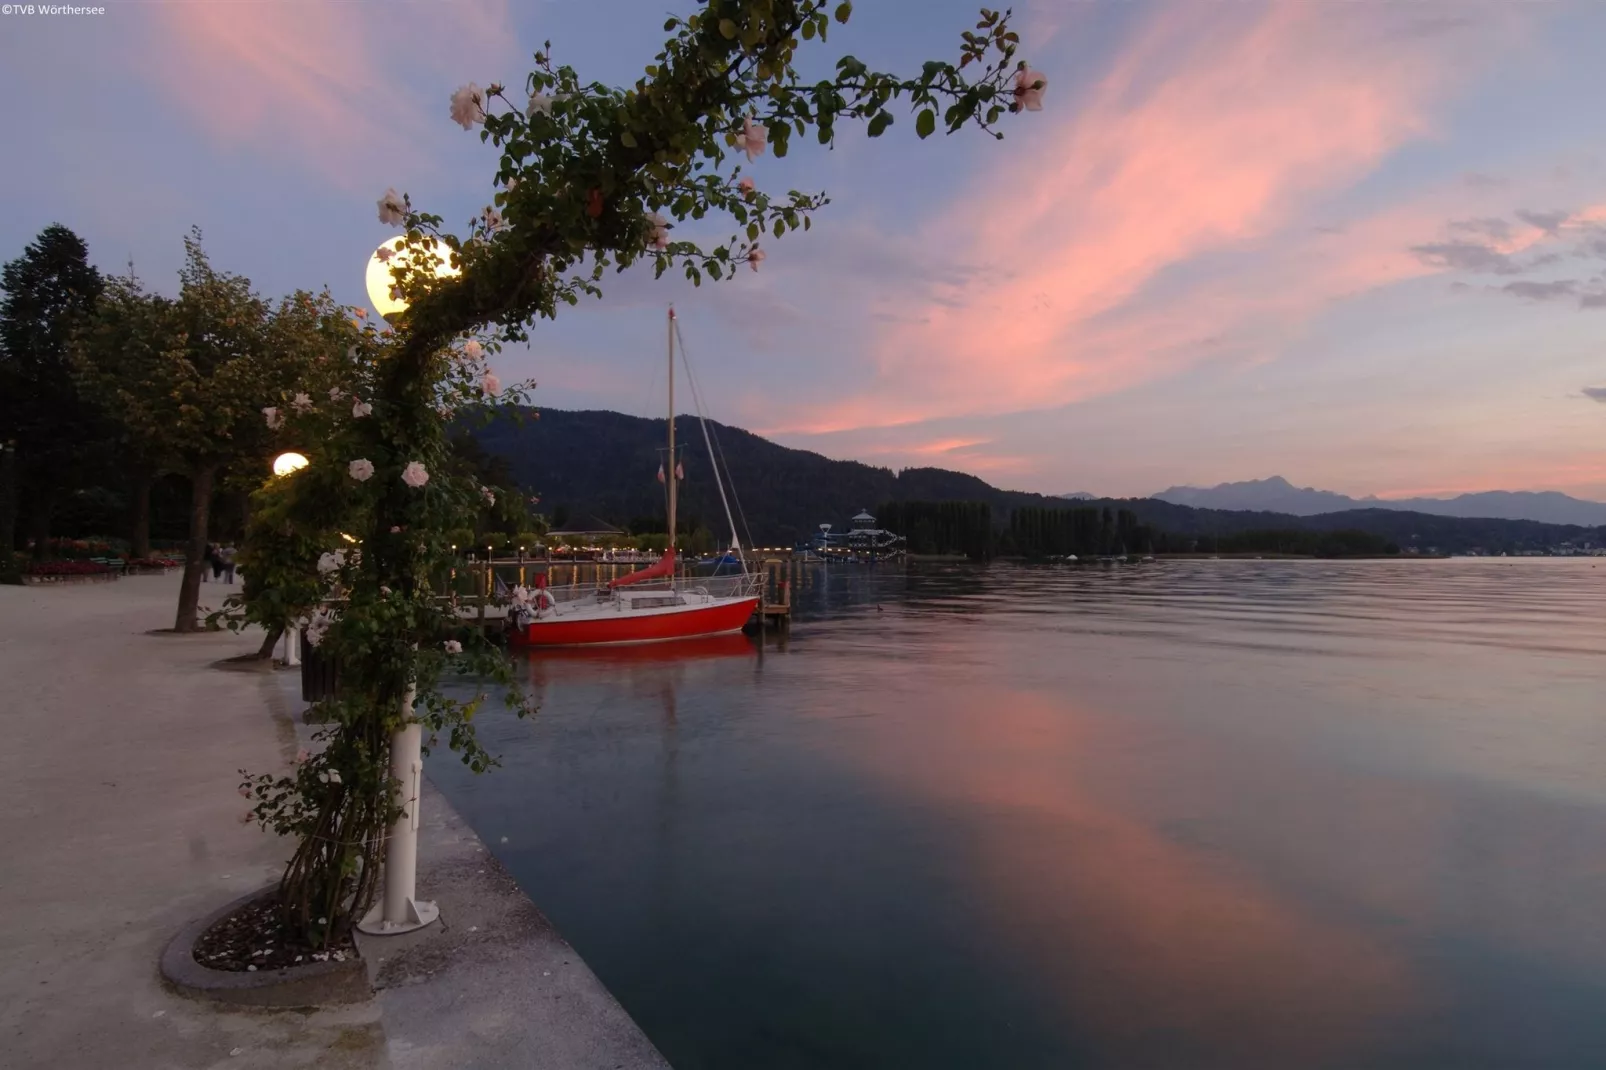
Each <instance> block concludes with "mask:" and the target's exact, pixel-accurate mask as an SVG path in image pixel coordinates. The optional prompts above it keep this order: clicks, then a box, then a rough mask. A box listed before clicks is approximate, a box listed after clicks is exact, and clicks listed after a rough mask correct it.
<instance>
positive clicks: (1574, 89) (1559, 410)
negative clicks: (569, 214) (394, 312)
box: [0, 0, 1606, 499]
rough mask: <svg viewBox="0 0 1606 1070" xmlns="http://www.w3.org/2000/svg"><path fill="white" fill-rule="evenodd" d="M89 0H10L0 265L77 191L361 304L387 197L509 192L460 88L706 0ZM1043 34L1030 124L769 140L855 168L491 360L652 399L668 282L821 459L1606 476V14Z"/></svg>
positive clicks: (1552, 11) (826, 55)
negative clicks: (834, 139)
mask: <svg viewBox="0 0 1606 1070" xmlns="http://www.w3.org/2000/svg"><path fill="white" fill-rule="evenodd" d="M96 2H103V3H104V4H105V6H106V13H105V14H104V15H102V16H98V17H96V16H80V17H58V18H46V17H39V16H34V17H26V16H21V15H17V14H13V15H11V16H4V17H0V90H3V92H4V99H5V100H6V101H7V105H8V106H7V107H6V109H5V110H4V111H3V112H0V144H3V145H4V146H5V152H4V160H5V162H4V165H3V166H0V193H3V194H4V202H5V205H6V210H5V212H4V214H3V215H0V259H11V258H12V257H14V256H16V255H18V253H20V252H21V249H22V247H23V245H24V244H26V243H27V242H28V241H29V240H31V239H32V237H33V236H34V235H35V234H37V232H38V231H39V230H40V229H41V228H42V227H44V226H45V225H46V224H48V223H50V222H53V221H59V222H61V223H64V224H66V225H68V226H70V227H72V228H73V229H74V230H76V231H77V232H78V233H79V234H81V235H82V236H83V237H84V238H85V240H86V241H87V242H88V243H89V246H90V251H91V256H92V258H93V259H94V260H95V261H96V262H97V263H98V264H99V265H100V266H101V267H102V268H103V269H109V270H114V271H117V270H122V268H123V267H124V265H126V264H127V263H128V261H130V259H131V260H132V261H133V263H134V265H135V267H136V269H137V270H138V272H139V274H140V275H141V276H142V277H144V278H145V279H146V280H147V281H148V282H149V283H150V284H152V285H153V286H155V287H156V288H158V289H165V290H173V289H175V288H176V286H177V277H176V272H177V269H178V266H179V262H180V260H181V257H182V254H183V247H182V241H181V239H182V236H183V235H184V233H185V231H186V230H187V228H188V227H189V226H190V225H192V224H196V225H199V226H200V227H201V228H202V229H203V231H204V232H205V236H206V243H207V247H208V249H209V251H210V252H211V254H212V257H213V261H214V263H216V264H217V265H219V266H220V267H224V268H227V269H229V270H233V271H237V272H239V273H241V274H244V275H247V276H249V277H250V278H251V279H252V280H253V282H254V283H255V284H256V285H257V287H258V288H259V289H260V290H261V291H263V292H264V293H265V294H269V295H278V294H281V293H284V292H287V291H289V290H292V289H294V288H296V287H311V288H316V287H321V286H323V285H325V284H327V285H328V286H329V287H331V288H332V290H333V292H334V293H335V295H336V296H337V297H338V298H340V299H342V300H346V301H349V302H351V303H353V304H366V303H367V298H366V295H365V293H364V290H363V268H364V265H365V263H366V261H367V259H368V257H369V255H370V254H371V252H372V251H373V249H374V247H375V246H376V245H378V244H379V243H380V242H381V241H382V240H384V239H386V238H387V237H390V236H391V235H392V234H393V233H394V231H393V230H391V229H388V228H386V227H385V226H383V225H381V224H380V223H379V221H378V219H377V216H376V211H375V200H376V199H377V198H378V196H379V195H380V194H381V193H382V192H383V191H384V189H385V188H386V187H387V186H394V187H396V188H397V189H399V190H404V191H406V192H408V193H410V194H411V195H412V198H413V201H414V203H415V204H417V205H420V206H421V207H423V208H424V209H425V210H427V211H434V212H438V213H440V214H441V215H444V216H445V217H446V218H447V219H448V220H450V221H459V222H460V221H466V220H467V219H468V218H469V217H470V216H472V215H473V214H474V213H475V212H477V211H478V210H479V209H480V208H481V207H483V206H484V205H485V204H487V203H489V199H490V196H491V193H492V186H491V176H492V174H493V171H494V164H495V154H494V150H493V149H491V148H489V147H487V146H484V145H482V144H481V143H480V141H479V138H478V136H477V135H471V134H468V133H465V132H464V131H462V130H461V129H460V128H458V127H457V126H456V125H454V124H453V123H452V122H451V121H450V120H449V119H448V117H447V110H448V98H449V97H450V94H451V92H452V90H453V89H454V88H455V87H456V86H458V85H459V84H462V83H464V82H467V81H469V80H471V79H472V80H475V81H477V82H479V83H480V84H481V85H484V84H487V83H489V82H491V81H502V82H506V83H511V84H513V85H518V84H521V83H522V80H523V77H524V75H525V74H526V73H527V71H528V70H529V66H530V59H529V57H530V54H531V53H532V52H533V51H534V50H535V49H536V48H538V47H539V46H540V45H541V42H542V41H543V40H545V39H548V38H550V39H551V40H552V42H553V44H554V48H555V58H556V60H557V61H558V62H560V63H568V64H572V65H574V66H575V67H576V68H577V69H578V70H579V72H580V74H581V76H582V78H585V79H591V80H597V81H602V82H607V83H611V84H623V83H626V82H629V81H633V80H634V79H635V77H636V76H637V75H638V73H639V72H640V70H641V68H642V66H643V65H644V64H646V63H648V62H650V61H651V59H652V56H653V54H654V53H655V52H656V51H657V46H658V45H659V44H660V43H661V40H662V37H663V32H662V24H663V14H664V12H665V10H666V9H671V10H677V11H681V12H683V13H685V12H688V11H689V10H690V9H691V8H690V5H689V4H687V3H686V2H685V0H668V2H667V3H666V0H652V2H645V0H549V2H546V3H512V2H497V0H429V2H421V3H410V2H403V0H344V2H332V0H331V2H325V0H282V2H281V0H248V2H230V0H173V2H164V0H135V2H118V0H96ZM856 8H857V10H856V11H855V14H854V18H853V21H852V22H851V23H850V24H849V25H848V26H846V27H838V28H836V29H835V30H833V33H832V36H831V39H830V41H829V43H828V44H827V45H825V46H824V47H823V49H822V48H820V47H818V46H817V45H816V46H814V47H813V48H812V51H810V52H809V55H808V60H807V63H808V64H809V65H810V67H811V68H812V67H814V66H816V65H821V66H828V65H829V63H830V62H831V61H834V59H835V58H836V57H837V56H838V55H840V54H841V53H843V52H852V53H853V54H855V55H857V56H859V57H860V58H861V59H864V60H866V61H867V62H869V63H871V64H872V65H876V66H881V67H887V68H893V69H902V70H918V67H919V63H920V62H921V61H922V60H925V59H928V58H954V57H956V56H957V40H958V34H959V32H960V31H961V30H963V29H967V28H969V26H970V25H971V23H973V22H974V16H975V9H976V8H975V5H974V4H972V3H968V2H954V0H920V2H919V3H918V4H917V3H915V2H913V0H897V2H894V0H859V3H858V4H857V5H856ZM1016 23H1017V28H1018V30H1019V31H1020V33H1021V37H1022V43H1023V50H1022V55H1023V56H1024V57H1025V58H1027V59H1029V60H1030V61H1031V62H1032V64H1033V66H1035V67H1037V68H1039V69H1041V70H1042V71H1043V72H1045V73H1046V74H1047V76H1048V79H1049V87H1048V92H1047V96H1046V107H1045V109H1044V111H1042V112H1040V113H1037V114H1026V115H1021V116H1015V117H1010V118H1009V120H1008V121H1007V122H1006V123H1005V124H1004V130H1005V133H1006V138H1005V140H1004V141H1002V142H996V143H995V142H993V141H991V140H990V139H988V138H986V137H985V136H983V135H980V134H978V133H975V132H967V133H965V134H962V135H959V136H956V137H953V138H942V137H935V138H932V139H931V140H929V141H926V142H921V141H918V140H917V139H916V138H915V136H914V130H913V125H914V124H913V121H912V116H907V115H902V116H900V118H899V121H898V122H897V124H896V125H894V126H893V127H892V128H891V129H890V130H889V131H888V132H887V134H886V135H885V136H884V137H882V138H881V139H880V140H878V141H871V140H868V139H867V138H865V137H864V136H863V134H862V131H858V130H855V131H848V130H844V131H842V132H841V134H840V136H839V138H838V144H837V146H836V148H835V149H834V150H831V151H828V150H826V149H824V148H821V147H819V146H817V145H815V144H814V143H813V140H812V138H810V139H804V140H802V141H800V142H798V143H797V144H796V145H795V147H794V151H793V153H792V155H791V156H789V157H788V158H787V159H785V160H776V159H773V158H772V157H770V156H765V157H763V158H761V159H760V160H759V161H758V162H757V163H756V165H754V167H753V168H752V172H751V173H753V174H754V175H755V177H756V178H757V180H758V182H759V184H760V185H761V187H763V188H766V189H770V190H774V191H777V192H784V191H785V190H786V189H789V188H799V189H811V190H813V189H823V190H825V191H827V192H828V193H829V195H830V196H831V198H832V203H831V205H829V206H828V207H827V208H826V209H825V210H824V211H823V212H822V213H821V215H820V216H819V218H818V219H817V220H816V223H815V226H814V228H813V230H812V232H810V233H808V234H806V235H805V234H799V235H795V236H789V237H788V238H787V239H785V240H784V241H781V242H777V243H774V244H773V245H771V246H770V248H769V259H768V260H767V261H766V262H765V264H764V265H763V269H762V270H761V271H760V272H758V273H757V274H754V273H750V272H748V271H745V270H744V271H741V272H739V273H738V277H737V278H736V279H735V280H734V281H733V282H729V283H724V284H716V285H713V286H706V285H705V286H704V287H703V288H702V289H701V290H693V289H692V288H691V287H690V286H689V285H686V284H684V283H680V282H674V281H669V280H667V279H666V280H665V281H662V282H654V281H653V280H652V279H651V278H650V274H644V275H641V276H636V275H630V276H625V277H617V278H613V279H611V280H610V283H609V284H608V285H607V287H606V293H607V296H606V297H605V298H604V299H603V300H602V301H591V302H589V303H586V304H582V305H581V307H580V308H579V309H577V310H572V311H565V312H564V313H562V314H561V315H560V318H559V319H558V320H557V321H556V322H542V323H540V324H538V325H536V327H535V328H534V329H533V331H532V341H531V344H530V346H529V349H528V351H527V352H524V351H520V352H516V353H515V352H509V353H504V354H503V355H502V356H501V358H500V359H499V361H498V367H497V370H498V372H499V373H500V374H501V377H502V379H503V380H504V381H506V380H512V379H516V378H523V377H532V378H534V379H536V380H538V381H539V383H540V388H539V390H538V392H537V395H536V396H537V398H538V400H539V402H540V403H541V404H544V405H548V406H553V407H559V408H609V409H617V410H620V411H623V412H627V413H634V414H638V415H658V414H659V411H660V408H661V405H662V401H661V392H662V389H663V376H662V373H661V371H660V369H659V364H660V363H661V356H662V349H661V347H662V327H661V319H662V315H663V308H664V306H665V305H667V304H669V303H670V302H671V301H673V302H674V303H675V304H676V306H677V308H678V309H679V311H680V314H681V317H682V320H683V327H684V330H685V331H686V333H687V341H688V343H689V345H690V348H691V350H692V356H693V359H694V361H695V364H696V366H697V368H698V369H699V376H700V378H701V379H702V381H703V387H704V392H705V394H706V395H707V398H708V401H709V404H710V409H711V411H710V413H709V415H711V416H713V417H715V418H717V419H720V420H722V421H724V422H727V423H734V424H737V425H740V426H744V427H748V428H750V429H752V430H755V431H758V432H760V433H763V434H766V435H768V436H770V437H772V438H774V439H776V440H778V441H780V442H783V443H785V444H787V445H792V446H800V447H805V448H809V449H814V450H818V451H820V452H822V453H825V454H827V455H829V456H833V457H846V458H856V459H859V460H863V461H867V462H871V463H876V464H883V465H888V466H892V467H904V466H909V465H935V466H940V467H946V468H956V469H960V470H963V471H968V472H973V473H975V474H977V475H979V476H982V477H983V478H986V479H988V480H989V481H991V482H994V483H997V484H1000V485H1003V486H1007V487H1012V488H1019V489H1026V490H1036V491H1043V492H1047V493H1059V492H1067V491H1076V490H1088V491H1093V492H1096V493H1101V494H1117V495H1139V494H1146V493H1150V492H1153V491H1156V490H1159V489H1161V488H1163V487H1166V486H1169V485H1171V484H1174V483H1195V484H1210V483H1216V482H1220V481H1224V480H1238V479H1249V478H1259V477H1264V476H1268V475H1271V474H1274V473H1276V474H1282V475H1285V476H1287V477H1288V478H1290V479H1291V480H1293V481H1294V482H1296V483H1298V484H1301V485H1315V486H1319V487H1323V488H1326V489H1331V490H1337V491H1342V492H1346V493H1350V494H1355V495H1362V494H1379V495H1382V496H1385V497H1388V496H1404V495H1413V494H1450V493H1457V492H1461V491H1467V490H1486V489H1528V490H1540V489H1555V490H1563V491H1567V492H1569V493H1573V494H1577V495H1579V496H1582V497H1592V498H1598V499H1606V404H1602V403H1601V402H1602V401H1606V390H1597V391H1596V392H1595V395H1592V394H1591V393H1590V392H1589V391H1590V389H1591V388H1601V387H1606V279H1603V277H1602V273H1603V271H1606V93H1603V75H1602V63H1603V58H1602V57H1603V55H1606V53H1603V51H1602V50H1603V48H1606V45H1603V42H1606V5H1602V4H1599V3H1578V4H1571V5H1569V4H1532V3H1516V2H1497V3H1487V4H1480V3H1476V2H1456V3H1448V2H1446V3H1440V4H1435V3H1383V2H1376V3H1341V2H1338V0H1332V2H1323V0H1300V2H1297V3H1296V2H1287V3H1281V4H1268V5H1263V4H1257V3H1247V2H1246V3H1230V4H1229V3H1206V2H1184V3H1179V4H1174V5H1158V4H1141V3H1115V2H1101V0H1086V2H1072V0H1028V2H1027V3H1024V4H1020V5H1017V7H1016ZM460 229H461V228H460ZM688 229H689V231H690V233H691V234H692V236H698V235H706V236H708V237H712V238H718V237H722V236H723V235H724V234H726V233H728V229H727V228H724V227H719V228H710V227H708V226H707V225H706V224H700V225H698V226H697V227H693V228H688ZM687 233H688V230H682V231H680V232H679V233H677V235H676V236H677V237H682V236H685V235H686V234H687Z"/></svg>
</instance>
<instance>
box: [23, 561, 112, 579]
mask: <svg viewBox="0 0 1606 1070" xmlns="http://www.w3.org/2000/svg"><path fill="white" fill-rule="evenodd" d="M23 571H24V572H26V573H27V574H28V575H30V576H92V575H98V574H102V573H104V574H105V575H111V571H112V570H111V569H109V568H107V567H106V566H105V565H102V564H98V563H97V562H94V561H30V562H28V564H27V565H26V566H24V567H23Z"/></svg>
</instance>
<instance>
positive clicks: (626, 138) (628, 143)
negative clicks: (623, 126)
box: [619, 130, 636, 149]
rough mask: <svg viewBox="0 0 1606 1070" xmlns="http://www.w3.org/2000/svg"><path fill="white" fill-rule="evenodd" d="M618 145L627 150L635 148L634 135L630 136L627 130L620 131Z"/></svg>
mask: <svg viewBox="0 0 1606 1070" xmlns="http://www.w3.org/2000/svg"><path fill="white" fill-rule="evenodd" d="M619 143H620V144H621V145H623V146H624V147H625V148H627V149H633V148H635V147H636V135H635V134H632V133H631V132H630V131H628V130H624V131H621V132H620V134H619Z"/></svg>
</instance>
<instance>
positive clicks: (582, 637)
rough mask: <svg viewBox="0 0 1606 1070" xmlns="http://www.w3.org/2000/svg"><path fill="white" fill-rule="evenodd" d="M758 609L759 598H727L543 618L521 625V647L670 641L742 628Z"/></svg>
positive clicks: (515, 637) (515, 635)
mask: <svg viewBox="0 0 1606 1070" xmlns="http://www.w3.org/2000/svg"><path fill="white" fill-rule="evenodd" d="M757 608H758V599H757V598H756V597H754V598H731V599H721V600H720V601H718V602H715V603H712V604H710V605H701V606H684V607H675V608H674V609H668V610H659V611H646V612H637V613H618V614H611V613H610V614H603V615H598V616H586V617H580V618H569V619H565V618H564V617H562V616H558V617H555V618H552V619H550V620H537V621H532V622H531V623H529V624H527V625H525V626H524V627H523V628H519V629H516V630H515V631H513V632H512V633H511V636H510V641H511V642H512V643H513V644H514V645H516V646H531V647H542V646H612V645H620V644H625V643H664V642H669V641H670V640H674V639H690V638H693V637H696V636H703V635H724V634H727V633H729V632H739V631H741V630H742V627H743V625H745V624H746V623H747V621H748V618H750V617H751V616H752V615H753V611H754V610H755V609H757Z"/></svg>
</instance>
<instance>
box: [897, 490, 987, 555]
mask: <svg viewBox="0 0 1606 1070" xmlns="http://www.w3.org/2000/svg"><path fill="white" fill-rule="evenodd" d="M876 519H877V521H878V522H879V523H880V524H881V526H882V527H884V528H886V529H887V530H888V531H891V532H894V533H896V534H898V535H902V536H904V537H905V538H906V539H907V540H908V550H909V552H910V553H914V554H964V555H965V556H966V557H970V558H974V559H977V560H984V559H986V558H989V557H991V556H992V555H993V552H994V549H995V548H994V543H993V511H992V507H991V506H989V505H988V504H987V503H986V502H919V501H916V502H883V503H882V504H881V505H880V507H879V508H877V510H876Z"/></svg>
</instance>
